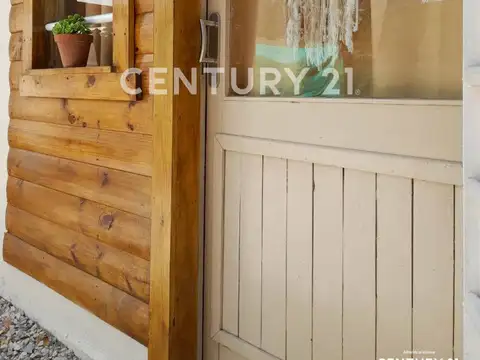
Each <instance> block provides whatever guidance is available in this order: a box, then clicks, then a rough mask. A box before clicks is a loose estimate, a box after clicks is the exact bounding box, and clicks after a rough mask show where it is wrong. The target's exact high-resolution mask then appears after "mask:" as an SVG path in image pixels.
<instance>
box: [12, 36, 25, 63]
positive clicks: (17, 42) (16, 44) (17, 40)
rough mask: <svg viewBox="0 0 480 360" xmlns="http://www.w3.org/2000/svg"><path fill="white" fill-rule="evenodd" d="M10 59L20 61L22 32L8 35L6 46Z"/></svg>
mask: <svg viewBox="0 0 480 360" xmlns="http://www.w3.org/2000/svg"><path fill="white" fill-rule="evenodd" d="M8 49H9V50H8V51H9V56H10V61H22V52H23V51H22V49H23V33H22V32H18V33H15V34H12V36H10V42H9V46H8Z"/></svg>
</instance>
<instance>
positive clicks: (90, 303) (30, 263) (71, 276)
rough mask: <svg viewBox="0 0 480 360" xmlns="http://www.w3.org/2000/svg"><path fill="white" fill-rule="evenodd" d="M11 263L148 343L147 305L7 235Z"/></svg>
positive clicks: (7, 257)
mask: <svg viewBox="0 0 480 360" xmlns="http://www.w3.org/2000/svg"><path fill="white" fill-rule="evenodd" d="M3 254H4V259H5V261H6V262H7V263H9V264H10V265H12V266H14V267H16V268H17V269H19V270H21V271H22V272H24V273H26V274H27V275H30V276H31V277H33V278H35V279H36V280H38V281H40V282H42V283H43V284H45V285H47V286H48V287H50V288H51V289H52V290H54V291H56V292H58V293H59V294H61V295H63V296H65V297H66V298H67V299H69V300H71V301H73V302H74V303H76V304H77V305H79V306H81V307H83V308H85V309H86V310H88V311H90V312H92V313H93V314H95V315H96V316H98V317H99V318H101V319H102V320H104V321H105V322H107V323H109V324H111V325H112V326H114V327H116V328H117V329H119V330H120V331H122V332H124V333H125V334H127V335H129V336H131V337H132V338H134V339H136V340H138V341H140V342H141V343H143V344H148V305H147V304H145V303H143V302H142V301H140V300H138V299H136V298H134V297H133V296H131V295H128V294H127V293H125V292H123V291H121V290H119V289H117V288H115V287H113V286H111V285H109V284H107V283H106V282H103V281H101V280H99V279H97V278H95V277H93V276H91V275H89V274H87V273H85V272H83V271H81V270H79V269H76V268H75V267H73V266H70V265H67V264H65V263H64V262H63V261H60V260H58V259H56V258H55V257H53V256H51V255H49V254H47V253H45V252H43V251H41V250H38V249H37V248H35V247H33V246H31V245H28V244H27V243H25V242H23V241H22V240H20V239H18V238H17V237H15V236H13V235H10V234H6V235H5V240H4V247H3Z"/></svg>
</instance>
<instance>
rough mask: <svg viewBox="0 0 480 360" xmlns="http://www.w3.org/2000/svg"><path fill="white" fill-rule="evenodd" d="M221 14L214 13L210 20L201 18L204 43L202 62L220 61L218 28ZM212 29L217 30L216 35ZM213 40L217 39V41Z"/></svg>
mask: <svg viewBox="0 0 480 360" xmlns="http://www.w3.org/2000/svg"><path fill="white" fill-rule="evenodd" d="M219 19H220V16H219V14H218V13H213V14H211V15H210V16H209V19H208V20H205V19H200V30H201V34H202V45H201V49H200V59H199V62H200V64H217V63H218V28H219V26H220V24H219ZM212 30H216V34H215V35H216V36H212ZM212 40H216V41H217V43H215V42H214V41H212Z"/></svg>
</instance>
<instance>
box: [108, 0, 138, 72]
mask: <svg viewBox="0 0 480 360" xmlns="http://www.w3.org/2000/svg"><path fill="white" fill-rule="evenodd" d="M134 6H135V2H134V0H115V1H114V2H113V13H114V20H113V28H114V32H113V65H114V67H115V70H116V71H117V72H123V71H125V70H127V69H130V68H131V67H132V66H133V63H134V60H135V52H134V42H135V33H134V31H133V29H134V20H135V14H134Z"/></svg>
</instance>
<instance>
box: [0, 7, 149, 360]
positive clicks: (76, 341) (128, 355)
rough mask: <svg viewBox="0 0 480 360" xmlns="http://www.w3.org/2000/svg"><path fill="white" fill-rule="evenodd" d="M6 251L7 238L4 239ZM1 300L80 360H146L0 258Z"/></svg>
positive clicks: (0, 197)
mask: <svg viewBox="0 0 480 360" xmlns="http://www.w3.org/2000/svg"><path fill="white" fill-rule="evenodd" d="M9 12H10V0H1V1H0V17H1V18H3V20H2V21H0V49H1V51H0V66H1V69H2V71H0V229H1V230H2V231H1V233H3V232H5V216H4V214H5V208H6V193H5V189H6V181H7V154H8V141H7V130H8V122H9V116H8V101H9V94H10V88H9V68H10V60H9V51H8V43H9V40H10V32H9ZM0 249H3V236H0ZM0 296H2V297H4V298H6V299H8V300H10V301H11V302H12V303H13V304H14V305H16V306H18V307H19V308H21V309H22V310H24V311H25V312H26V313H27V314H28V315H29V316H30V317H31V318H32V319H34V320H36V321H38V322H39V323H40V325H41V326H43V327H44V328H46V329H47V330H48V331H50V332H51V333H52V334H53V335H54V336H56V337H57V338H58V339H59V340H60V341H62V342H64V343H65V344H67V345H68V346H69V347H70V348H72V349H73V350H74V351H75V352H76V353H77V355H79V357H81V358H82V359H93V360H145V359H147V349H146V347H144V346H143V345H141V344H139V343H138V342H136V341H134V340H132V339H131V338H129V337H128V336H126V335H124V334H122V333H121V332H120V331H118V330H116V329H114V328H113V327H111V326H110V325H108V324H106V323H105V322H103V321H102V320H100V319H98V318H97V317H95V316H93V315H91V314H90V313H89V312H87V311H85V310H83V309H82V308H80V307H78V306H76V305H75V304H73V303H72V302H70V301H69V300H67V299H65V298H64V297H62V296H60V295H58V294H57V293H55V292H54V291H52V290H50V289H49V288H47V287H46V286H44V285H43V284H41V283H39V282H38V281H36V280H34V279H32V278H30V277H29V276H27V275H25V274H23V273H22V272H20V271H18V270H16V269H15V268H13V267H11V266H9V265H8V264H6V263H5V262H3V256H2V255H0Z"/></svg>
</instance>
